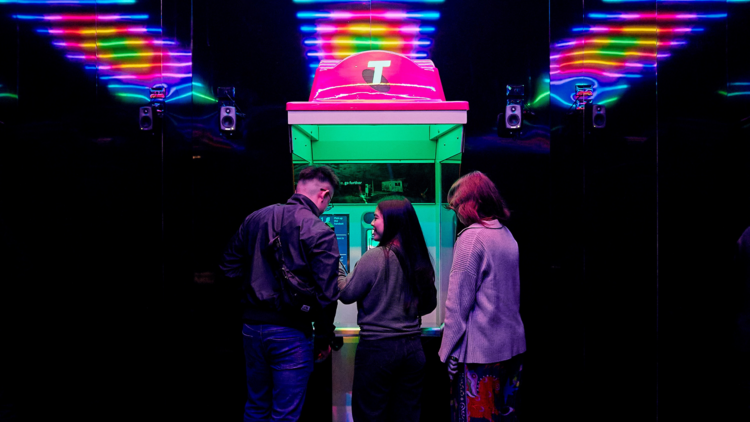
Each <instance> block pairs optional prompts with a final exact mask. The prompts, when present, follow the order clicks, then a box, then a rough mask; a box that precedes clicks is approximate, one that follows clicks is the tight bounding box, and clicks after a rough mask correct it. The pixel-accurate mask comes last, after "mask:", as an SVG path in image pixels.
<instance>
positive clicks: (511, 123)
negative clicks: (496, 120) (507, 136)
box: [505, 104, 523, 129]
mask: <svg viewBox="0 0 750 422" xmlns="http://www.w3.org/2000/svg"><path fill="white" fill-rule="evenodd" d="M521 113H522V107H521V105H520V104H508V105H506V106H505V128H506V129H520V128H521V123H522V122H523V117H522V114H521Z"/></svg>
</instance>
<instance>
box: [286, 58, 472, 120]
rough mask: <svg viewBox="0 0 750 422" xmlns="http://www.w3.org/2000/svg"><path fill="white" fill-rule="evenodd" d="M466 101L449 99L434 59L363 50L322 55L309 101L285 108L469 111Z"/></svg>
mask: <svg viewBox="0 0 750 422" xmlns="http://www.w3.org/2000/svg"><path fill="white" fill-rule="evenodd" d="M468 109H469V104H468V103H467V102H466V101H450V102H449V101H445V94H444V93H443V86H442V84H441V82H440V75H439V73H438V70H437V68H436V67H435V65H434V64H433V63H432V61H431V60H412V59H410V58H408V57H406V56H403V55H401V54H397V53H392V52H389V51H365V52H362V53H357V54H354V55H352V56H349V57H347V58H345V59H344V60H323V61H321V62H320V66H319V67H318V69H317V71H316V73H315V79H314V81H313V86H312V90H311V91H310V99H309V102H290V103H287V110H289V111H294V110H391V111H396V110H464V111H465V110H468Z"/></svg>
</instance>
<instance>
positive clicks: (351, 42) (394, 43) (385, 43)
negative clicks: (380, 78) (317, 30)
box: [304, 40, 432, 47]
mask: <svg viewBox="0 0 750 422" xmlns="http://www.w3.org/2000/svg"><path fill="white" fill-rule="evenodd" d="M304 44H305V45H326V44H332V45H374V46H379V47H383V46H404V45H419V46H425V47H426V46H429V45H431V44H432V42H431V41H430V40H419V41H400V40H398V41H382V40H305V41H304Z"/></svg>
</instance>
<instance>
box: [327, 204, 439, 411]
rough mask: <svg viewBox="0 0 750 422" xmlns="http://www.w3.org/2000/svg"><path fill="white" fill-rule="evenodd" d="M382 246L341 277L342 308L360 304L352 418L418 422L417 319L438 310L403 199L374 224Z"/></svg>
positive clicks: (425, 255) (418, 233)
mask: <svg viewBox="0 0 750 422" xmlns="http://www.w3.org/2000/svg"><path fill="white" fill-rule="evenodd" d="M372 226H373V239H374V240H376V241H378V242H379V245H378V247H377V248H374V249H370V250H369V251H367V252H366V253H365V254H364V255H362V258H361V259H360V260H359V261H358V262H357V265H356V267H355V268H354V270H352V272H351V273H350V274H349V275H348V276H344V277H342V276H340V277H339V288H340V289H341V296H340V297H339V299H340V300H341V301H342V302H343V303H353V302H357V310H358V313H357V324H359V327H360V332H359V338H360V339H359V344H358V345H357V354H356V355H355V357H354V385H353V386H352V416H353V417H354V420H355V421H356V422H367V421H389V422H396V421H405V422H406V421H409V422H413V421H419V413H420V408H421V396H422V380H423V378H424V367H425V356H424V351H423V350H422V343H421V340H420V337H421V330H420V326H421V322H422V320H421V316H422V315H426V314H428V313H430V312H432V310H433V309H435V307H436V306H437V290H436V289H435V270H434V269H433V268H432V261H431V260H430V255H429V252H428V251H427V244H426V243H425V240H424V236H423V234H422V228H421V227H420V225H419V220H418V219H417V213H416V212H415V211H414V207H413V206H412V205H411V203H410V202H409V200H408V199H406V198H404V197H400V196H396V197H387V198H384V199H383V200H381V201H380V202H379V203H378V206H377V209H376V210H375V218H374V219H373V221H372Z"/></svg>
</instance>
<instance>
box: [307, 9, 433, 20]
mask: <svg viewBox="0 0 750 422" xmlns="http://www.w3.org/2000/svg"><path fill="white" fill-rule="evenodd" d="M310 17H317V18H323V19H349V20H351V19H362V20H370V19H383V20H403V19H419V18H420V17H423V16H421V14H420V13H419V12H404V11H396V10H371V11H369V12H342V11H332V12H321V13H319V14H318V13H311V16H310Z"/></svg>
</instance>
